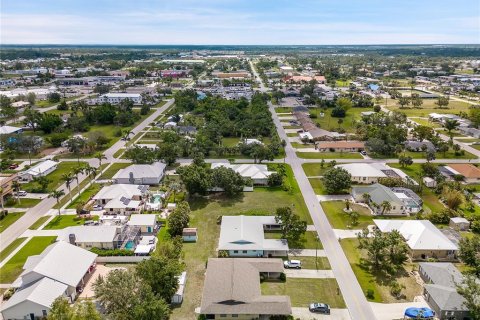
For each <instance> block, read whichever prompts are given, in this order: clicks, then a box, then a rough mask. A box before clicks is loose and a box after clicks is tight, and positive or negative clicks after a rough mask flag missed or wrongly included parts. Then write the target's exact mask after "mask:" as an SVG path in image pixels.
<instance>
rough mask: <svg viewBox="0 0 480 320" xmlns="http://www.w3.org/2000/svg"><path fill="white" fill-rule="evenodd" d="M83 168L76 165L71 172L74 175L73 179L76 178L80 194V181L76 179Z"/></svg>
mask: <svg viewBox="0 0 480 320" xmlns="http://www.w3.org/2000/svg"><path fill="white" fill-rule="evenodd" d="M84 170H85V169H84V168H83V167H80V166H79V167H76V168H73V174H74V175H75V180H77V190H78V195H80V182H79V180H78V175H79V174H82V173H83V172H84Z"/></svg>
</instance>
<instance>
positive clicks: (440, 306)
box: [418, 262, 469, 320]
mask: <svg viewBox="0 0 480 320" xmlns="http://www.w3.org/2000/svg"><path fill="white" fill-rule="evenodd" d="M418 273H419V274H420V277H421V278H422V280H423V281H424V282H425V284H424V286H423V288H424V292H423V294H424V296H425V300H426V301H427V303H428V304H429V305H430V307H431V308H432V309H433V310H434V311H435V314H436V316H437V317H438V318H439V319H459V320H460V319H467V318H468V317H469V312H468V308H467V307H465V305H464V303H465V298H464V297H463V296H462V295H460V294H459V293H458V292H457V286H458V285H461V283H462V282H463V275H462V274H461V273H460V271H458V269H457V268H456V267H455V266H454V265H453V264H451V263H441V262H420V263H419V264H418Z"/></svg>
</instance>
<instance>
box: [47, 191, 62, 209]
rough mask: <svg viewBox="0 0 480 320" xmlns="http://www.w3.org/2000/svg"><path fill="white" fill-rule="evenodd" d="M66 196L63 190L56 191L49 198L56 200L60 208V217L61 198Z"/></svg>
mask: <svg viewBox="0 0 480 320" xmlns="http://www.w3.org/2000/svg"><path fill="white" fill-rule="evenodd" d="M64 195H65V191H63V190H55V191H52V192H51V193H50V194H49V195H48V197H49V198H55V199H56V200H57V206H58V215H60V214H61V213H60V206H59V204H60V198H61V197H63V196H64Z"/></svg>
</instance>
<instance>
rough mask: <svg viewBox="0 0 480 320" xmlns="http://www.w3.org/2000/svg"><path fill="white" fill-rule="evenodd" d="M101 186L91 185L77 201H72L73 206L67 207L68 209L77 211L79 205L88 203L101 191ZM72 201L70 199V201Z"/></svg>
mask: <svg viewBox="0 0 480 320" xmlns="http://www.w3.org/2000/svg"><path fill="white" fill-rule="evenodd" d="M100 187H101V185H100V184H98V183H93V184H91V185H90V186H89V187H88V188H87V189H85V191H83V192H82V193H81V194H80V196H78V197H77V198H76V199H75V200H73V201H72V203H71V204H69V205H68V206H67V209H75V208H76V207H77V204H79V203H83V204H84V203H86V202H87V201H88V200H90V198H91V197H92V196H94V195H95V194H97V192H98V191H99V190H100ZM69 201H70V199H69Z"/></svg>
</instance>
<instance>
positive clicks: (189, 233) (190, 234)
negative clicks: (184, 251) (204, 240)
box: [182, 228, 198, 242]
mask: <svg viewBox="0 0 480 320" xmlns="http://www.w3.org/2000/svg"><path fill="white" fill-rule="evenodd" d="M182 238H183V241H185V242H197V238H198V234H197V228H183V231H182Z"/></svg>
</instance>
